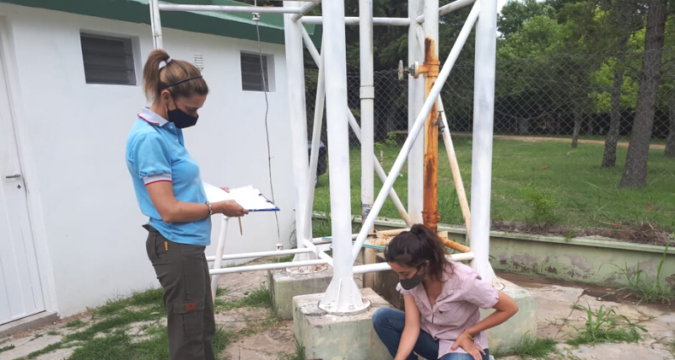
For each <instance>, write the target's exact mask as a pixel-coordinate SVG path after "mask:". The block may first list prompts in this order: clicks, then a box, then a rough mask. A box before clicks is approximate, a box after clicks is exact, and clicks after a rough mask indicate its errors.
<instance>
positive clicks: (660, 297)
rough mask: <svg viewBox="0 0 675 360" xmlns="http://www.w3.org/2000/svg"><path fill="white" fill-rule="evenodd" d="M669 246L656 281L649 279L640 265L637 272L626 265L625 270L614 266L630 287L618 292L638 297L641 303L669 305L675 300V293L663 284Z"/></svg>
mask: <svg viewBox="0 0 675 360" xmlns="http://www.w3.org/2000/svg"><path fill="white" fill-rule="evenodd" d="M668 246H669V245H668V244H666V247H665V248H664V250H663V255H662V256H661V261H660V262H659V266H658V267H657V269H656V277H655V278H654V279H650V278H649V274H647V272H646V271H644V270H642V269H640V265H639V264H638V266H637V268H636V270H635V271H631V270H630V269H629V268H628V265H624V267H623V268H621V267H619V266H617V265H614V264H612V265H613V266H615V267H616V268H617V269H619V272H620V273H621V275H623V276H624V277H625V278H626V281H627V282H628V285H626V286H624V287H621V288H619V289H618V290H616V291H617V292H618V291H627V292H629V293H630V294H631V295H633V296H634V297H636V298H637V299H638V300H639V301H640V302H643V301H646V302H661V303H666V302H667V303H668V304H670V302H671V301H672V300H673V299H675V292H673V290H672V289H671V288H670V285H669V284H663V283H662V282H661V280H660V279H661V272H662V270H663V264H664V262H665V261H666V257H667V255H668Z"/></svg>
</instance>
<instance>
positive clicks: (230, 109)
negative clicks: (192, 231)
mask: <svg viewBox="0 0 675 360" xmlns="http://www.w3.org/2000/svg"><path fill="white" fill-rule="evenodd" d="M0 18H4V23H5V28H3V29H2V30H1V31H6V32H7V38H9V39H10V41H9V43H8V44H5V48H6V49H5V51H6V52H7V55H8V56H9V58H10V60H11V63H10V64H9V68H10V70H11V72H12V74H11V78H12V80H13V81H11V84H10V85H11V91H12V95H13V100H14V104H15V107H16V109H15V114H16V118H15V119H14V121H15V125H16V131H17V137H18V140H19V148H20V153H21V160H22V164H23V170H24V177H25V181H26V186H27V189H28V193H29V195H28V197H29V199H28V201H29V207H30V212H31V218H32V219H31V221H32V227H33V229H34V234H33V237H34V241H35V243H36V247H37V248H38V249H39V250H38V255H37V256H38V259H39V261H40V264H41V265H40V269H39V270H40V273H41V277H42V282H43V291H44V293H45V298H46V300H47V301H46V303H47V310H49V311H57V312H59V314H60V315H61V316H68V315H71V314H73V313H76V312H79V311H83V310H85V308H86V307H92V306H98V305H101V304H103V303H104V302H105V301H106V299H108V298H111V297H114V296H117V295H125V294H128V293H129V292H130V291H132V290H139V289H143V288H147V287H149V286H156V285H157V284H158V283H157V281H156V279H155V275H154V272H153V269H152V266H151V264H150V262H149V261H148V259H147V257H146V253H145V237H146V231H145V230H144V229H142V228H141V225H142V224H144V223H145V221H146V219H145V218H144V217H143V216H142V214H141V213H140V210H139V208H138V206H137V204H136V199H135V196H134V192H133V188H132V184H131V179H130V176H129V174H128V171H127V168H126V164H125V143H126V137H127V134H128V131H129V129H130V127H131V126H132V124H133V123H134V121H135V120H136V114H137V112H138V110H139V109H140V108H141V107H142V106H144V105H145V104H146V102H145V98H144V95H143V91H142V85H141V84H142V81H141V74H142V64H143V62H144V61H145V59H146V57H147V55H148V54H149V52H150V51H151V50H152V39H151V30H150V27H149V26H147V25H143V24H134V23H127V22H120V21H113V20H106V19H101V18H95V17H88V16H81V15H74V14H68V13H63V12H56V11H49V10H42V9H34V8H28V7H21V6H15V5H8V4H0ZM81 30H82V31H89V32H98V33H102V34H109V35H118V36H120V35H121V36H130V37H134V38H135V39H136V40H135V44H136V45H135V46H136V56H137V59H136V63H137V68H136V73H137V76H138V85H136V86H121V85H90V84H86V82H85V77H84V68H83V63H82V52H81V47H80V31H81ZM164 46H165V48H166V50H167V51H168V52H169V54H170V55H171V56H172V57H174V58H176V59H183V60H189V61H192V60H193V59H194V55H195V54H201V55H202V56H203V59H204V66H205V69H204V72H203V73H204V76H205V78H206V80H207V81H208V84H209V87H210V89H211V93H210V96H209V98H208V100H207V102H206V104H205V107H204V108H203V109H202V110H201V111H200V120H199V123H198V124H197V126H196V127H194V128H190V129H186V130H185V137H186V146H187V148H188V149H189V151H190V153H191V154H192V155H193V156H194V157H195V158H196V159H197V161H198V162H199V164H200V166H201V171H202V177H203V180H205V181H207V182H210V183H213V184H217V185H222V186H230V187H237V186H242V185H247V184H253V185H254V186H256V187H258V188H259V189H260V190H262V191H263V192H264V193H265V194H267V195H268V196H271V191H270V186H269V179H268V170H267V169H268V168H267V150H266V141H265V124H264V114H265V102H264V96H263V93H261V92H244V91H242V90H241V70H240V61H239V53H240V51H246V52H257V50H258V45H257V43H256V42H252V41H245V40H238V39H231V38H224V37H218V36H213V35H206V34H198V33H190V32H185V31H177V30H172V29H164ZM263 52H264V53H267V54H272V55H273V56H274V66H275V71H274V74H275V79H274V83H275V86H274V88H275V90H276V91H275V92H272V93H269V94H268V96H269V102H270V113H269V126H270V134H271V136H270V138H271V148H272V156H273V159H272V164H273V169H272V171H273V175H274V186H275V195H276V202H277V204H278V205H279V207H280V208H281V209H282V211H281V212H280V213H279V221H280V228H281V240H282V242H283V243H284V244H285V246H286V247H288V245H289V244H288V243H289V239H290V236H291V232H292V230H293V229H292V228H293V221H294V220H293V218H294V216H293V199H292V194H293V191H292V174H291V172H290V171H289V169H290V168H291V167H290V160H291V159H290V143H289V140H290V132H289V130H288V125H287V124H288V119H287V115H286V114H287V108H286V99H287V95H286V94H285V89H286V79H285V77H284V76H285V75H284V68H285V60H284V48H283V45H274V44H263ZM213 220H214V221H213V223H214V228H213V234H212V235H213V236H212V243H213V244H214V245H215V242H216V241H217V239H216V237H217V234H218V230H219V225H220V219H219V218H218V217H214V218H213ZM243 228H244V236H243V237H242V236H240V235H239V228H238V226H237V222H236V221H235V222H233V224H232V226H230V229H229V233H228V243H227V245H226V253H228V254H229V253H238V252H250V251H262V250H273V249H274V248H275V244H276V243H277V233H276V225H275V219H274V215H273V214H272V213H255V214H251V215H249V216H247V217H246V218H244V219H243ZM214 245H212V246H211V247H209V248H208V249H207V255H212V254H214V253H215V249H214V248H215V246H214Z"/></svg>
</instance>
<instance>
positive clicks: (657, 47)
mask: <svg viewBox="0 0 675 360" xmlns="http://www.w3.org/2000/svg"><path fill="white" fill-rule="evenodd" d="M666 4H667V0H652V1H650V2H649V8H648V9H647V32H646V34H645V51H644V56H643V58H642V69H641V70H640V87H639V89H638V101H637V107H636V109H635V122H634V124H633V132H632V133H631V136H630V144H629V145H628V155H627V156H626V167H625V168H624V169H623V175H622V176H621V182H619V187H621V188H637V187H642V186H645V185H647V159H648V158H649V141H650V140H651V137H652V125H653V123H654V112H655V111H656V95H657V92H658V87H659V80H660V79H661V53H662V50H663V42H664V37H665V36H664V32H665V25H666Z"/></svg>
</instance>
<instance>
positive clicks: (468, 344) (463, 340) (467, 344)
mask: <svg viewBox="0 0 675 360" xmlns="http://www.w3.org/2000/svg"><path fill="white" fill-rule="evenodd" d="M458 347H461V348H462V349H464V351H466V352H467V353H468V354H469V355H471V356H473V358H474V360H481V359H482V358H483V357H482V355H485V351H483V349H481V348H480V347H478V346H477V345H476V344H475V343H474V342H473V340H471V338H470V337H469V334H467V333H466V332H463V333H461V334H460V335H459V337H458V338H457V340H455V343H454V344H452V346H451V347H450V351H455V350H457V348H458ZM481 354H482V355H481Z"/></svg>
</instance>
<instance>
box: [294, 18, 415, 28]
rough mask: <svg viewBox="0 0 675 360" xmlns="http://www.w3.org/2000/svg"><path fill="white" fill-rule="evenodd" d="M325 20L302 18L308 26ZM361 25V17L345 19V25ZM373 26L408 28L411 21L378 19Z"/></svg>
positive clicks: (319, 23) (404, 19) (374, 19)
mask: <svg viewBox="0 0 675 360" xmlns="http://www.w3.org/2000/svg"><path fill="white" fill-rule="evenodd" d="M323 18H324V17H323V16H304V17H303V18H302V23H303V24H308V25H321V24H323ZM359 23H360V17H357V16H349V17H346V18H345V25H359ZM373 25H387V26H408V25H410V19H408V18H384V17H376V18H373Z"/></svg>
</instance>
